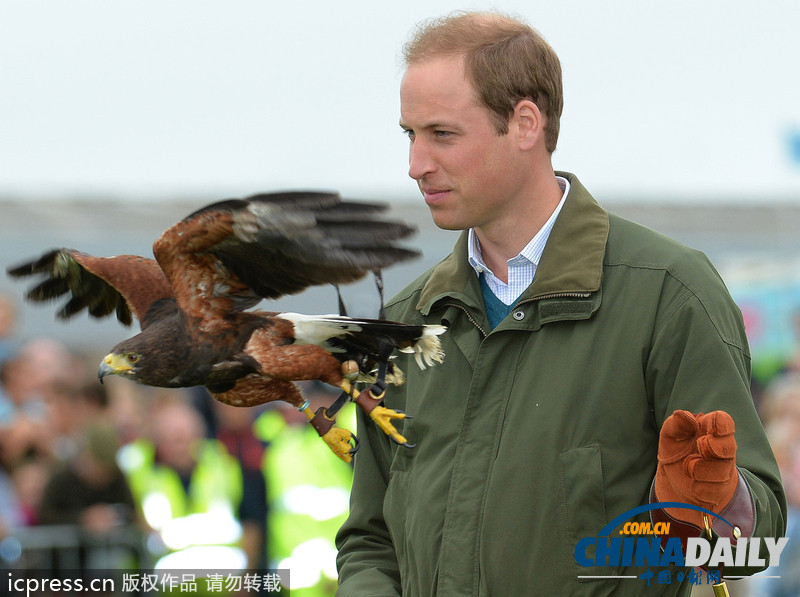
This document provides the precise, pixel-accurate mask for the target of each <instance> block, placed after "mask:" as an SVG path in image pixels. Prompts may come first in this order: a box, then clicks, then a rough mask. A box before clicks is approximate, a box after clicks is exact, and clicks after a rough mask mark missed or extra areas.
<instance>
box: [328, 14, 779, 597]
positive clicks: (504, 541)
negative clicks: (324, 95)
mask: <svg viewBox="0 0 800 597" xmlns="http://www.w3.org/2000/svg"><path fill="white" fill-rule="evenodd" d="M405 59H406V71H405V75H404V77H403V80H402V84H401V88H400V96H401V117H400V124H401V127H402V128H403V130H405V131H406V133H407V134H408V136H409V139H410V153H409V163H410V166H409V174H410V176H411V177H412V178H414V179H415V180H416V181H417V182H418V183H419V187H420V190H421V191H422V194H423V196H424V199H425V202H426V203H427V204H428V206H429V208H430V210H431V214H432V216H433V219H434V221H435V222H436V224H437V225H438V226H440V227H442V228H447V229H460V230H464V232H463V233H462V235H461V237H460V239H459V241H458V242H457V244H456V246H455V248H454V250H453V253H452V254H451V255H450V256H449V257H447V258H446V259H445V260H444V261H442V262H441V263H440V264H439V265H437V266H436V267H434V268H433V269H432V270H431V271H429V272H427V273H426V274H425V275H423V276H422V277H421V278H419V279H418V280H417V281H415V282H413V283H412V284H411V285H410V286H409V287H407V288H406V289H405V290H404V291H402V292H401V293H400V294H399V295H398V296H397V297H395V298H394V299H393V300H392V301H390V302H389V304H388V305H387V316H388V317H389V318H391V319H398V320H403V321H408V322H414V323H437V324H444V325H446V326H447V327H448V332H447V333H446V334H445V335H444V336H442V341H443V347H444V351H445V354H446V357H445V361H444V363H443V365H442V366H437V367H433V368H431V369H428V370H425V371H421V372H416V371H415V370H414V368H413V367H411V366H409V363H408V362H406V360H405V358H400V359H398V364H399V366H400V367H401V369H403V370H404V371H406V372H407V373H408V379H407V382H406V384H405V385H404V386H402V387H400V388H398V389H397V390H394V389H393V390H392V391H391V392H390V393H387V395H386V399H385V400H386V404H387V406H389V407H391V408H395V409H400V410H403V411H405V412H408V413H410V414H413V415H414V418H413V420H405V421H404V422H403V428H402V430H401V432H402V434H403V435H404V436H405V437H406V438H407V439H408V441H409V442H410V443H412V444H416V447H414V448H412V449H408V448H406V447H402V446H397V445H393V444H391V443H390V442H387V441H386V440H385V439H384V437H382V434H381V433H380V432H376V431H375V430H374V428H373V427H372V426H370V425H369V424H368V423H363V424H362V425H360V432H359V437H360V438H361V440H362V447H361V449H360V451H359V452H358V455H357V457H356V460H355V478H354V485H353V491H352V497H351V513H350V517H349V519H348V521H347V523H346V524H345V525H344V526H343V528H342V530H341V531H340V534H339V537H338V547H339V550H340V553H339V567H340V589H339V593H338V594H339V595H340V596H350V595H354V596H355V595H357V596H358V597H366V596H368V595H381V596H384V595H400V594H402V595H407V596H408V595H413V596H423V597H427V596H431V595H448V596H450V595H452V596H464V595H481V596H484V595H487V596H488V595H502V596H506V595H515V596H516V595H570V596H574V595H612V594H613V595H642V594H648V595H650V594H653V595H688V594H689V592H690V591H691V586H690V584H689V580H688V579H689V577H688V575H687V576H685V577H684V575H681V576H680V577H679V579H678V578H677V577H675V576H673V582H671V583H669V584H666V583H662V584H656V583H655V581H654V582H653V583H652V584H650V582H649V581H648V583H647V585H645V584H644V583H645V581H644V580H640V579H639V575H640V574H643V573H645V571H646V570H647V569H648V568H647V567H646V566H638V567H631V566H627V565H625V564H624V563H622V564H619V565H614V564H613V558H612V559H611V560H609V561H608V562H605V561H603V562H601V563H603V564H606V563H607V564H609V565H595V566H585V565H583V564H585V560H586V559H587V558H592V556H593V554H592V553H589V552H587V551H585V550H584V551H583V552H581V551H576V547H577V546H578V543H579V541H580V540H581V539H582V538H585V537H595V536H597V535H598V533H599V532H600V530H601V529H602V528H603V527H604V526H605V525H606V524H607V523H609V522H610V521H611V520H613V519H614V518H615V517H617V516H620V515H622V514H624V513H625V512H627V511H628V510H630V509H632V508H635V507H637V506H642V505H644V504H648V503H649V502H651V501H656V500H657V501H661V502H681V503H689V504H693V505H699V506H703V507H705V508H707V509H711V510H713V512H716V513H725V514H727V516H728V518H726V520H729V519H730V520H731V521H732V522H733V523H734V524H736V525H737V526H739V530H738V531H737V532H738V533H739V534H741V535H743V536H749V535H752V536H758V537H777V536H780V535H781V534H782V533H783V531H784V525H785V522H784V517H785V499H784V496H783V491H782V488H781V484H780V479H779V475H778V471H777V467H776V465H775V461H774V458H773V456H772V453H771V451H770V448H769V445H768V443H767V441H766V439H765V436H764V432H763V428H762V427H761V424H760V422H759V420H758V417H757V415H756V412H755V409H754V408H753V404H752V399H751V397H750V394H749V389H748V379H749V356H748V352H747V350H748V349H747V343H746V338H745V335H744V329H743V325H742V320H741V315H740V313H739V312H738V310H737V309H736V307H735V305H734V304H733V302H732V301H731V299H730V297H729V295H728V293H727V291H726V290H725V288H724V285H723V283H722V281H721V280H720V279H719V276H718V275H717V273H716V272H715V271H714V269H713V268H712V266H711V265H710V264H709V263H708V262H707V260H706V259H705V257H704V256H703V255H701V254H699V253H697V252H695V251H692V250H690V249H687V248H685V247H683V246H680V245H678V244H677V243H674V242H672V241H670V240H669V239H666V238H664V237H662V236H660V235H658V234H655V233H653V232H652V231H649V230H647V229H644V228H642V227H640V226H637V225H635V224H632V223H630V222H626V221H624V220H622V219H620V218H617V217H614V216H611V215H609V214H608V213H607V212H605V211H604V210H603V209H602V208H601V207H600V206H599V205H598V204H597V203H596V202H595V201H594V199H593V198H592V197H591V195H590V194H589V192H588V191H587V190H586V189H585V188H584V187H583V186H582V185H581V183H580V182H579V180H578V179H577V177H575V176H574V175H572V174H568V173H555V172H554V171H553V167H552V165H551V154H552V152H553V151H554V150H555V147H556V141H557V138H558V124H559V117H560V114H561V107H562V103H563V102H562V95H561V69H560V65H559V61H558V58H557V57H556V55H555V53H554V52H553V50H552V49H551V48H550V47H549V46H548V45H547V43H546V42H545V41H544V40H543V39H542V38H541V37H540V36H539V35H538V34H537V33H536V32H534V31H533V30H531V29H530V28H529V27H528V26H527V25H525V24H523V23H520V22H519V21H516V20H514V19H510V18H506V17H504V16H500V15H496V14H480V13H477V14H475V13H467V14H459V15H455V16H451V17H447V18H445V19H442V20H439V21H434V22H432V23H430V24H428V25H427V26H425V27H423V28H422V29H420V31H419V32H418V33H417V35H416V36H415V38H414V39H412V41H411V42H410V43H409V44H408V45H407V46H406V48H405ZM404 365H405V366H404ZM676 411H677V412H676ZM720 411H724V412H720ZM673 413H675V414H673ZM700 413H709V414H708V415H702V416H701V415H700ZM734 424H735V432H734V431H733V426H734ZM734 434H735V441H734ZM660 436H661V442H660ZM737 447H738V449H737ZM654 479H655V483H654ZM734 505H735V506H736V508H735V510H736V511H735V512H734V511H733V509H731V508H732V507H733V506H734ZM667 513H668V514H669V515H670V516H671V517H672V518H670V520H673V521H675V525H674V526H675V527H676V528H677V527H678V526H679V523H681V522H683V523H687V524H691V525H694V526H693V527H684V528H690V529H693V530H694V531H696V535H700V534H701V532H702V528H701V527H702V523H700V524H698V518H697V515H699V512H697V511H694V510H691V509H685V508H673V509H671V510H668V511H667ZM662 514H663V513H662ZM642 516H643V518H641V517H640V518H637V519H636V520H647V514H643V515H642ZM700 520H702V519H700ZM712 522H715V519H712ZM714 530H715V531H717V526H716V525H715V526H714ZM615 532H616V531H615ZM578 556H580V557H578ZM683 571H684V572H686V570H683ZM672 572H673V574H675V573H677V572H678V571H677V570H672ZM745 572H752V570H746V571H745ZM625 576H628V577H633V578H632V579H631V578H622V577H625ZM596 577H601V578H596ZM644 578H646V577H644ZM646 586H647V588H645V587H646Z"/></svg>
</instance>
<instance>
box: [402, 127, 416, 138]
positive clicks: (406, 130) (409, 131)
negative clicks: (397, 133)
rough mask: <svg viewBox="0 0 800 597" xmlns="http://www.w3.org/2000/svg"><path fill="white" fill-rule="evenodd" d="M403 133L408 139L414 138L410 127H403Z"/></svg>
mask: <svg viewBox="0 0 800 597" xmlns="http://www.w3.org/2000/svg"><path fill="white" fill-rule="evenodd" d="M403 134H404V135H405V136H406V137H408V138H409V139H413V138H414V131H412V130H411V129H403Z"/></svg>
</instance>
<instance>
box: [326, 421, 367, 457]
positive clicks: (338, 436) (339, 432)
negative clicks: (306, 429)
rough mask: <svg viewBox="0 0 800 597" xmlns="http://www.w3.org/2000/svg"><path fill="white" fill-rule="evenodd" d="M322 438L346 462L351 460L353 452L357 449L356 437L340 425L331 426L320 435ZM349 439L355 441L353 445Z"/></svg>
mask: <svg viewBox="0 0 800 597" xmlns="http://www.w3.org/2000/svg"><path fill="white" fill-rule="evenodd" d="M322 440H323V441H324V442H325V443H326V444H328V447H329V448H330V449H331V452H333V453H334V454H336V455H337V456H338V457H339V458H340V459H342V460H344V461H345V462H347V463H348V464H349V463H350V462H352V461H353V454H355V452H356V450H358V438H357V437H356V436H355V435H353V433H352V432H351V431H349V430H348V429H344V428H342V427H331V428H330V430H329V431H328V432H327V433H326V434H325V435H323V436H322ZM351 440H354V441H355V445H354V444H351V443H350V441H351Z"/></svg>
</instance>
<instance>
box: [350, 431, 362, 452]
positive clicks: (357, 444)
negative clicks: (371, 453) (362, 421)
mask: <svg viewBox="0 0 800 597" xmlns="http://www.w3.org/2000/svg"><path fill="white" fill-rule="evenodd" d="M352 436H353V447H352V448H350V451H349V452H348V454H350V455H351V456H352V455H353V454H355V453H356V452H358V448H360V447H361V440H359V439H358V438H357V437H356V435H355V434H354V433H353V434H352Z"/></svg>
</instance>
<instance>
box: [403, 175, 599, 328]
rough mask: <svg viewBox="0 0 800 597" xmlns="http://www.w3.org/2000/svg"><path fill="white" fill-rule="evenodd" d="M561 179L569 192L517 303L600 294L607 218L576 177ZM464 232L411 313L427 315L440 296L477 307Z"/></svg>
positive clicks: (478, 297) (479, 301)
mask: <svg viewBox="0 0 800 597" xmlns="http://www.w3.org/2000/svg"><path fill="white" fill-rule="evenodd" d="M557 174H558V175H559V176H563V177H564V178H567V179H568V180H569V183H570V191H569V195H568V196H567V200H566V201H565V202H564V207H563V208H562V210H561V213H560V214H559V216H558V219H557V220H556V223H555V225H554V226H553V230H552V232H551V233H550V238H549V239H548V241H547V245H546V246H545V248H544V253H543V254H542V259H541V261H540V262H539V267H538V268H537V271H536V276H535V277H534V280H533V283H532V284H531V285H530V286H529V287H528V288H527V290H525V291H524V292H523V293H522V296H521V297H520V298H519V301H518V302H521V301H524V300H534V299H539V298H543V297H545V296H550V295H554V294H561V293H591V292H596V291H597V290H599V289H600V281H601V278H602V275H603V258H604V255H605V248H606V241H607V240H608V213H607V212H606V211H605V210H604V209H603V208H602V207H600V205H599V204H598V203H597V201H595V200H594V198H593V197H592V196H591V195H590V194H589V191H587V190H586V188H585V187H584V186H583V185H582V184H581V183H580V181H579V180H578V177H577V176H575V175H574V174H570V173H568V172H557ZM468 236H469V235H468V233H467V231H464V232H462V233H461V236H460V237H459V239H458V241H457V242H456V245H455V247H454V248H453V252H452V253H451V254H450V255H449V256H448V257H447V258H446V259H444V261H442V262H441V263H440V264H439V265H437V266H436V267H435V268H434V269H433V272H432V273H431V275H430V277H429V278H428V281H427V282H426V283H425V285H424V286H423V287H422V291H421V293H420V299H419V302H418V303H417V309H418V310H419V311H421V312H422V313H423V314H425V315H427V314H428V313H429V312H430V310H431V308H432V307H433V305H434V304H435V303H436V302H437V301H439V300H440V299H443V298H445V297H450V298H454V299H458V300H460V301H462V302H464V303H465V304H466V305H468V306H472V307H478V308H479V306H480V305H482V304H483V300H482V299H481V293H480V286H479V284H478V279H477V276H476V275H475V271H474V270H473V269H472V268H471V267H470V265H469V262H468V261H467V242H468Z"/></svg>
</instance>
